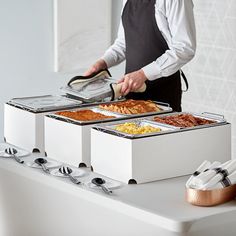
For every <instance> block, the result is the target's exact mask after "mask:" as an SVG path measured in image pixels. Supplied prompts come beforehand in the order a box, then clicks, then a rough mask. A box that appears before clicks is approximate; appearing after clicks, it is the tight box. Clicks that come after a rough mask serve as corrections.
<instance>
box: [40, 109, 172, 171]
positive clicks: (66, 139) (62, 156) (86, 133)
mask: <svg viewBox="0 0 236 236" xmlns="http://www.w3.org/2000/svg"><path fill="white" fill-rule="evenodd" d="M158 106H159V107H160V108H161V109H162V110H161V111H158V112H151V113H150V112H149V113H144V114H137V115H122V114H118V113H114V112H108V111H105V110H102V109H100V108H99V107H98V106H97V105H95V106H94V105H93V106H88V107H86V108H79V109H76V110H84V109H86V110H87V109H90V110H92V111H94V112H98V113H102V114H104V115H109V116H114V118H109V119H105V120H97V121H78V120H73V119H71V118H66V117H63V116H60V115H57V114H51V115H47V116H45V151H46V154H47V156H50V158H53V159H55V160H58V161H60V162H65V163H67V164H70V165H73V166H76V167H78V166H79V167H85V166H86V167H90V166H91V142H90V140H91V137H90V134H91V128H92V127H93V126H94V125H95V124H98V123H106V124H107V123H110V122H114V121H118V120H125V119H132V118H137V117H143V116H148V115H152V114H154V113H155V114H160V113H168V112H170V111H171V110H172V109H171V108H170V107H168V106H163V105H158ZM99 143H100V141H99Z"/></svg>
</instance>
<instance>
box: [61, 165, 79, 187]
mask: <svg viewBox="0 0 236 236" xmlns="http://www.w3.org/2000/svg"><path fill="white" fill-rule="evenodd" d="M59 172H60V173H61V174H63V175H65V176H68V177H69V178H70V180H71V182H73V183H74V184H81V182H80V181H79V180H78V179H76V178H75V177H74V176H72V175H71V174H72V172H73V170H72V169H71V168H70V167H68V166H62V167H60V168H59Z"/></svg>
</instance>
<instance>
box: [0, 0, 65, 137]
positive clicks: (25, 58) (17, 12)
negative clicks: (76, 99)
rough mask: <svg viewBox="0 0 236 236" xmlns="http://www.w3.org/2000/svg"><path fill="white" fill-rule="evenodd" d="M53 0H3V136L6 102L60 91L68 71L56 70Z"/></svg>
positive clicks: (0, 17)
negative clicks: (65, 73) (11, 99)
mask: <svg viewBox="0 0 236 236" xmlns="http://www.w3.org/2000/svg"><path fill="white" fill-rule="evenodd" d="M52 12H53V4H52V0H40V1H38V0H20V1H18V0H0V29H1V30H0V78H1V84H0V137H1V139H2V134H3V103H4V102H5V101H7V100H9V99H10V98H12V97H21V96H32V95H40V94H50V93H56V92H57V91H58V88H59V87H60V86H61V85H62V84H64V83H65V80H66V79H67V78H68V76H66V75H59V74H56V73H54V72H53V15H52Z"/></svg>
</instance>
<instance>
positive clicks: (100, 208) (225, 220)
mask: <svg viewBox="0 0 236 236" xmlns="http://www.w3.org/2000/svg"><path fill="white" fill-rule="evenodd" d="M30 158H31V159H32V158H33V156H30V157H26V158H24V159H25V160H27V159H30ZM186 180H187V177H180V178H173V179H169V180H164V181H157V182H152V183H148V184H141V185H124V186H123V187H122V188H120V189H117V190H115V191H114V194H113V195H112V196H107V195H105V194H103V192H100V191H95V190H91V189H88V188H85V187H81V186H76V185H74V184H72V183H71V182H69V180H68V179H63V178H56V177H54V176H49V175H47V174H44V173H43V172H42V171H41V170H38V169H31V168H29V167H25V166H22V165H19V164H18V163H16V162H15V161H14V160H11V159H3V158H1V159H0V236H52V235H53V236H90V235H91V236H96V235H98V236H99V235H104V236H126V235H127V236H128V235H129V236H133V235H134V236H139V235H140V236H179V235H181V236H182V235H184V236H204V235H215V236H219V235H224V236H235V235H236V201H231V202H229V203H227V204H224V205H220V206H216V207H209V208H207V207H205V208H203V207H195V206H192V205H190V204H188V203H186V202H185V200H184V190H185V188H184V185H185V182H186Z"/></svg>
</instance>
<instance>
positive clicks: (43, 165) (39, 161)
mask: <svg viewBox="0 0 236 236" xmlns="http://www.w3.org/2000/svg"><path fill="white" fill-rule="evenodd" d="M34 162H35V163H36V164H38V165H40V166H41V167H42V169H43V171H44V172H45V173H47V174H48V173H49V169H48V168H47V167H46V166H45V164H46V163H47V162H48V161H47V160H46V159H44V158H42V157H40V158H37V159H35V160H34Z"/></svg>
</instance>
